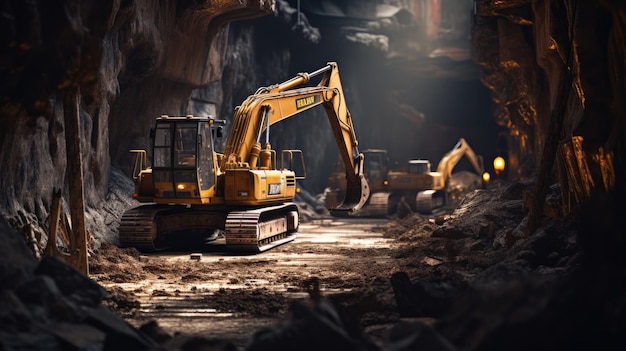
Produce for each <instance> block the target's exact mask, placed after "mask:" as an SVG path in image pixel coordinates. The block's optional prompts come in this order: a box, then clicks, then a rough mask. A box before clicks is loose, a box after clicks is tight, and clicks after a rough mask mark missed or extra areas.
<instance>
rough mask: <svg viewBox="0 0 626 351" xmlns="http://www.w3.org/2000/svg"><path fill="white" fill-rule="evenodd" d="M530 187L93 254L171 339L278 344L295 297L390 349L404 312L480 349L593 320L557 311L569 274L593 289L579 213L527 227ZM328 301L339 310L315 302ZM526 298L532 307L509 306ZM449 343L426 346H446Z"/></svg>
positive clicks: (112, 293)
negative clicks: (251, 241)
mask: <svg viewBox="0 0 626 351" xmlns="http://www.w3.org/2000/svg"><path fill="white" fill-rule="evenodd" d="M524 191H526V186H525V185H522V184H511V185H506V186H499V187H495V188H492V189H488V190H476V191H474V192H472V193H470V194H469V195H468V196H467V197H466V198H465V199H464V200H463V201H462V202H461V203H460V204H459V206H458V207H457V208H456V209H454V211H453V212H450V213H447V214H441V215H438V216H424V215H419V214H415V213H413V214H408V215H407V216H406V217H404V218H398V217H393V218H386V219H367V218H332V217H326V218H318V219H314V220H311V221H308V222H306V223H302V224H301V226H300V230H299V232H298V236H297V238H296V239H295V240H294V241H292V242H290V243H287V244H284V245H281V246H279V247H276V248H274V249H271V250H269V251H267V252H264V253H261V254H256V255H235V254H230V253H228V252H226V251H225V247H224V242H223V239H218V240H217V241H215V242H212V243H211V244H208V245H206V246H204V247H202V248H196V249H193V250H178V251H168V252H160V253H156V254H141V253H139V252H137V251H136V250H134V249H120V248H117V247H115V246H112V245H103V246H101V247H100V248H99V249H98V250H97V251H96V252H95V253H94V255H93V257H92V258H91V260H90V275H91V277H92V278H93V279H94V280H96V281H97V282H98V283H99V284H101V285H102V286H103V287H105V288H106V289H107V290H108V292H109V296H108V298H107V300H106V301H105V302H106V303H107V304H108V306H109V307H110V308H111V309H113V310H114V311H116V312H118V313H120V314H121V315H123V316H124V317H125V318H126V320H127V321H128V322H129V323H131V324H133V325H134V326H136V327H138V328H142V327H145V326H148V325H152V326H155V325H158V327H160V328H161V329H158V330H159V331H160V333H161V334H163V335H165V336H166V337H170V336H172V335H180V334H185V335H199V336H201V337H203V338H209V339H216V340H223V341H226V342H228V343H231V345H235V346H236V347H238V348H239V349H243V348H245V349H246V350H262V349H272V347H269V348H268V347H266V348H263V347H257V348H255V347H254V346H255V345H259V343H258V342H257V341H258V340H259V338H260V337H259V335H261V337H262V336H263V335H266V334H263V333H260V332H261V331H267V330H280V328H281V326H282V328H284V326H285V325H286V323H287V324H289V323H290V325H291V326H292V327H293V326H295V327H299V326H298V323H301V322H302V319H301V320H297V319H294V316H295V315H296V314H297V313H299V314H300V317H302V315H303V309H302V308H301V307H300V308H298V306H302V305H305V304H309V305H311V304H316V306H318V308H317V309H316V310H314V311H317V312H314V313H313V312H312V314H311V313H309V314H308V315H307V313H308V312H306V311H305V312H304V315H305V319H306V318H309V319H311V318H313V319H315V318H317V321H318V322H319V321H326V322H328V320H329V318H326V317H328V316H331V318H330V319H332V315H333V314H335V313H337V314H340V315H341V318H337V319H340V320H341V323H334V324H333V323H331V324H332V325H333V326H332V327H331V329H333V328H334V329H337V325H339V324H341V327H342V328H345V330H346V331H347V332H346V333H343V332H340V333H336V335H344V336H345V335H346V334H349V333H350V330H352V331H353V332H354V331H355V330H356V331H357V334H358V337H359V338H363V337H365V338H367V340H368V342H370V341H371V342H372V343H374V344H375V345H377V346H375V347H362V348H358V349H359V350H361V349H363V350H365V349H368V350H370V349H383V350H404V349H406V350H408V349H412V348H410V347H409V348H406V347H405V348H398V347H396V348H394V347H389V343H390V340H393V338H394V337H398V333H399V331H398V330H402V328H401V327H399V326H402V325H406V324H407V323H409V324H410V325H411V327H410V328H409V329H410V332H411V333H414V332H415V330H423V328H424V327H430V326H434V325H435V324H436V325H437V331H438V333H442V334H441V335H443V336H445V338H447V340H448V341H450V342H452V343H455V344H456V345H472V344H473V345H475V347H479V346H478V345H485V344H488V343H490V342H492V340H500V339H499V338H498V335H502V333H516V332H519V330H520V329H519V328H520V327H524V328H526V327H527V326H533V325H542V324H541V323H543V322H545V323H547V324H546V325H553V324H554V323H565V324H567V323H573V322H570V321H576V322H575V323H574V324H572V325H568V326H567V327H568V328H569V329H568V328H566V329H564V330H571V331H579V330H586V329H581V328H586V326H585V324H584V323H582V322H579V321H578V320H577V319H572V318H570V317H568V316H567V315H562V314H561V313H560V312H559V313H555V312H554V311H552V310H551V308H552V307H551V306H558V304H556V301H560V300H561V299H562V296H563V291H572V290H571V289H572V286H575V287H576V288H574V290H573V291H580V293H576V294H580V295H581V296H585V294H587V293H591V291H587V290H588V289H581V288H579V285H574V284H582V285H580V286H585V287H586V286H588V285H589V284H588V283H587V282H583V283H579V282H580V281H581V280H580V279H578V278H576V279H574V278H572V277H576V275H573V274H570V273H568V272H575V271H577V268H576V267H580V262H581V257H580V253H579V248H578V245H577V243H576V230H575V229H574V228H573V227H572V223H571V221H568V220H566V219H559V218H556V217H555V218H550V217H546V221H545V223H544V228H542V229H541V230H539V231H538V232H537V233H535V234H534V235H533V236H532V237H527V236H525V234H524V229H525V218H526V214H527V211H526V210H525V207H524V204H523V200H522V198H523V193H524ZM550 206H551V204H550V203H546V209H550ZM192 257H196V258H199V259H192ZM578 271H579V270H578ZM594 276H595V275H590V276H589V277H590V278H589V279H594ZM609 285H610V284H609ZM609 285H607V286H609ZM619 288H620V289H621V286H619ZM594 291H595V290H594ZM485 296H491V299H494V301H496V300H497V303H491V302H490V298H487V299H486V298H485ZM533 296H534V297H533ZM579 298H580V297H579V296H578V295H575V296H574V295H573V296H571V298H570V299H568V300H567V301H568V302H567V303H570V302H571V305H572V306H576V305H577V302H576V301H579ZM551 299H553V300H554V301H553V302H550V301H551ZM618 300H619V299H618ZM320 301H326V302H328V303H329V305H330V306H334V309H335V312H329V310H328V309H326V310H324V308H319V307H320V306H322V307H323V304H322V303H320ZM537 301H540V302H541V303H537ZM588 301H594V302H593V304H591V305H590V306H591V307H589V311H596V310H598V309H597V308H596V307H595V303H600V302H602V301H603V300H598V299H596V300H588ZM619 301H621V300H619ZM496 305H498V306H500V307H496ZM480 306H482V307H480ZM517 309H519V310H520V311H521V312H520V313H522V314H515V313H512V312H513V311H514V310H517ZM307 316H308V317H307ZM320 316H321V317H320ZM324 316H326V317H324ZM516 316H517V317H516ZM520 316H523V318H521V317H520ZM544 316H549V317H550V318H551V319H550V318H547V319H544V318H546V317H544ZM520 318H521V319H520ZM594 318H596V319H600V320H608V321H612V319H610V318H609V319H607V317H606V316H604V315H600V316H595V315H594ZM611 318H612V317H611ZM620 318H621V317H620ZM583 320H591V319H589V318H584V319H583ZM529 321H533V322H529ZM537 321H539V322H540V323H539V324H537V323H536V322H537ZM154 322H156V324H155V323H154ZM326 322H325V323H326ZM526 323H528V324H526ZM607 323H608V322H607ZM609 324H610V323H609ZM311 325H313V326H314V327H315V323H313V324H311ZM311 325H308V324H306V323H305V324H302V325H301V326H302V329H304V330H306V331H305V332H303V333H307V334H309V335H316V333H317V334H318V335H327V334H328V333H327V332H323V333H322V332H320V331H313V330H311V329H307V328H310V326H311ZM416 325H417V326H418V327H416ZM610 325H612V324H610ZM317 326H318V327H319V323H318V324H317ZM420 328H421V329H420ZM509 329H510V330H509ZM607 330H608V329H607ZM335 331H336V330H335ZM294 332H297V329H295V331H294V330H291V331H290V333H292V334H293V333H294ZM532 332H533V337H532V338H527V337H526V338H522V339H520V340H518V341H517V343H518V344H519V345H522V346H524V347H527V346H528V347H530V346H532V345H534V343H535V342H540V340H544V339H546V338H553V339H555V338H557V337H561V335H560V334H554V333H552V332H549V329H546V328H545V327H538V328H534V329H533V330H532ZM518 334H519V333H518ZM522 334H523V335H528V334H527V332H524V333H522ZM599 334H600V335H602V336H603V337H604V336H605V335H603V334H602V333H599ZM276 335H278V334H275V335H274V337H283V338H286V337H287V336H286V335H288V333H284V334H283V335H282V336H280V335H278V336H276ZM394 335H395V336H394ZM513 335H517V334H513ZM520 335H521V334H520ZM609 336H610V337H612V334H611V335H609ZM309 337H311V336H309ZM313 337H314V336H313ZM302 340H307V339H302V338H300V339H299V340H298V342H299V343H300V344H301V343H302V342H303V341H302ZM308 340H312V339H308ZM405 340H408V339H405ZM411 340H418V339H415V338H413V339H411ZM419 340H429V339H428V338H422V339H419ZM437 340H439V341H441V340H443V339H442V338H440V337H438V339H437ZM251 341H253V342H252V346H253V347H248V346H249V345H250V343H251ZM262 341H263V340H262ZM448 341H445V340H444V341H441V343H440V344H438V345H436V346H433V345H430V347H426V348H420V349H426V350H428V349H433V350H434V349H441V348H440V347H441V346H445V345H449V343H448ZM559 341H561V340H560V339H559ZM304 342H306V341H304ZM350 342H352V341H350ZM261 344H262V343H261ZM268 345H273V347H274V346H276V345H288V344H285V343H282V344H281V343H280V342H278V341H277V342H274V343H273V344H272V343H269V344H268ZM333 345H335V344H333ZM502 345H509V346H514V345H513V344H511V343H510V342H509V341H503V342H502ZM479 348H480V347H479ZM231 349H232V348H231ZM284 349H289V348H288V347H287V348H284ZM313 349H319V348H313ZM444 349H446V348H444ZM466 349H472V347H466ZM514 349H515V348H514ZM518 349H524V348H522V347H521V346H520V348H518Z"/></svg>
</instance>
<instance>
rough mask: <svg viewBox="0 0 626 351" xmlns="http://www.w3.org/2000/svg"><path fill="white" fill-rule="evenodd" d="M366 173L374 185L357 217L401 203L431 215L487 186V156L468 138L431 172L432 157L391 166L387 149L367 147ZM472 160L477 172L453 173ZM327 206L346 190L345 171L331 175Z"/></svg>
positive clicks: (392, 208)
mask: <svg viewBox="0 0 626 351" xmlns="http://www.w3.org/2000/svg"><path fill="white" fill-rule="evenodd" d="M363 154H364V155H365V160H366V162H365V164H364V167H363V169H364V175H365V178H367V179H368V182H369V184H370V187H371V195H370V198H369V200H368V202H367V203H366V204H365V206H363V207H362V208H361V209H360V210H359V211H358V212H357V213H355V214H354V215H355V216H363V217H384V216H388V215H393V214H395V213H396V212H397V211H398V205H399V204H403V205H405V206H408V207H409V208H410V210H411V211H414V212H418V213H422V214H431V213H433V212H436V211H439V210H442V209H445V208H448V209H449V208H451V207H453V206H455V205H456V204H458V202H459V201H460V200H461V198H462V196H464V195H465V194H466V193H468V192H469V191H472V190H474V189H478V188H482V187H483V180H482V175H483V172H484V165H483V159H482V157H481V156H479V155H476V154H475V153H474V150H472V148H471V147H470V146H469V144H468V143H467V141H466V140H465V139H464V138H461V139H459V141H458V142H457V143H456V144H455V145H454V147H453V148H452V149H451V150H450V151H448V152H447V153H446V154H445V155H444V156H443V157H442V158H441V160H440V161H439V164H438V165H437V170H436V171H434V172H432V171H431V164H430V161H428V160H409V161H408V165H407V166H406V167H399V168H391V167H390V166H389V163H390V161H389V157H388V155H387V151H386V150H384V149H366V150H363ZM463 156H465V157H467V159H468V160H469V162H470V164H471V166H472V168H473V170H474V172H467V171H462V172H457V173H454V174H453V173H452V171H453V169H454V168H455V167H456V165H457V164H458V162H459V161H460V160H461V158H462V157H463ZM328 184H329V187H328V189H327V191H326V200H325V201H326V205H327V206H333V205H334V204H336V203H337V199H338V198H341V196H342V195H343V193H344V186H345V179H344V178H343V175H342V174H341V172H335V173H333V174H331V176H330V177H329V178H328Z"/></svg>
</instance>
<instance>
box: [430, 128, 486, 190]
mask: <svg viewBox="0 0 626 351" xmlns="http://www.w3.org/2000/svg"><path fill="white" fill-rule="evenodd" d="M463 156H467V159H468V160H469V161H470V163H471V164H472V167H474V170H475V171H476V173H477V174H478V175H479V176H482V174H483V172H484V167H483V162H482V159H481V158H480V157H479V156H477V155H476V154H475V153H474V150H472V148H471V147H470V146H469V144H468V143H467V141H465V139H464V138H460V139H459V141H458V142H457V143H456V145H454V147H453V148H452V150H450V151H448V153H446V154H445V155H444V156H443V157H442V158H441V160H440V161H439V164H438V165H437V172H439V173H441V174H442V175H443V177H444V180H445V185H446V188H447V187H448V184H449V182H450V178H451V177H452V170H453V169H454V167H455V166H456V164H457V163H459V161H460V160H461V158H463Z"/></svg>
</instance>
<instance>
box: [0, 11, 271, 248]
mask: <svg viewBox="0 0 626 351" xmlns="http://www.w3.org/2000/svg"><path fill="white" fill-rule="evenodd" d="M273 10H274V1H235V0H232V1H219V2H214V1H158V0H135V1H124V2H120V1H113V2H99V1H88V2H76V1H66V0H55V1H45V2H23V1H9V2H4V3H3V5H2V13H3V18H5V19H6V20H4V21H2V24H1V26H2V36H0V47H1V48H2V54H1V55H2V61H3V65H2V66H1V67H0V78H1V79H0V80H1V81H2V84H0V147H1V148H0V160H1V161H0V162H1V164H2V167H0V214H2V216H4V217H5V218H8V220H9V222H10V223H11V224H12V225H13V226H14V227H21V226H23V225H26V224H27V223H30V224H33V225H34V226H35V227H45V226H46V225H47V224H46V220H47V217H48V211H49V207H50V204H51V198H52V193H53V189H54V188H64V187H65V185H64V184H65V179H66V177H68V176H73V175H67V174H66V165H67V164H68V163H71V162H74V161H73V160H67V159H66V157H65V135H64V130H65V128H64V118H63V111H64V106H63V103H62V101H63V95H64V93H65V91H67V88H70V87H77V88H78V90H79V92H80V125H81V135H80V136H77V137H80V138H81V148H82V158H83V165H84V170H83V174H84V182H85V187H84V189H85V204H86V206H87V212H88V217H89V216H90V215H89V213H91V214H92V216H91V219H89V220H88V226H90V227H91V228H92V229H94V230H96V228H99V229H97V232H93V234H94V235H98V236H111V235H112V233H111V230H110V228H107V226H106V224H109V223H110V219H107V216H103V215H102V213H101V212H102V210H103V208H104V206H106V203H107V201H108V200H110V196H111V195H110V193H109V188H110V185H111V184H110V181H109V178H110V177H115V175H116V174H117V173H115V172H113V173H112V171H111V166H112V165H113V167H122V168H124V167H125V166H126V167H128V166H127V165H125V164H124V163H125V160H128V159H129V155H128V150H129V149H130V148H132V147H137V146H142V147H145V142H146V139H147V135H148V133H147V130H146V129H147V128H149V127H147V126H149V125H150V124H151V123H152V120H153V118H154V117H155V116H157V115H160V114H163V113H167V114H171V115H174V114H180V113H185V112H186V109H187V100H188V99H189V96H190V94H191V91H192V89H194V88H197V87H200V86H206V85H208V84H209V83H211V82H214V81H217V80H219V79H220V77H221V74H222V71H221V68H222V67H223V66H224V64H223V62H222V61H223V59H224V54H225V48H226V44H227V33H228V27H227V25H228V24H229V23H230V22H232V21H235V20H240V19H246V18H254V17H259V16H263V15H267V14H270V13H272V12H273ZM114 182H116V181H114ZM120 182H122V183H124V181H123V180H120ZM125 184H126V185H125V186H126V187H128V183H125ZM66 198H67V196H66ZM109 210H110V209H109ZM117 210H118V211H119V209H117ZM104 212H107V210H106V208H105V210H104ZM111 215H112V216H115V215H116V214H114V213H111ZM117 215H119V214H117ZM94 222H96V223H94ZM103 231H104V232H103ZM109 239H110V238H109Z"/></svg>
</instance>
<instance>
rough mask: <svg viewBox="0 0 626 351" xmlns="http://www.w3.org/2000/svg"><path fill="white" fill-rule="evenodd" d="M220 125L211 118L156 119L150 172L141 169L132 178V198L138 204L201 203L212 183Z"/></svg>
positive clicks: (206, 196)
mask: <svg viewBox="0 0 626 351" xmlns="http://www.w3.org/2000/svg"><path fill="white" fill-rule="evenodd" d="M224 124H225V121H221V120H215V119H212V118H197V117H194V118H191V117H169V116H161V117H158V118H157V121H156V125H155V127H154V129H153V130H152V131H151V136H152V139H153V140H152V142H153V145H152V146H153V147H152V150H153V154H152V168H150V169H142V170H141V171H140V172H139V175H138V177H137V178H135V181H136V192H135V198H136V199H137V200H139V201H140V202H159V203H185V204H201V203H205V202H206V200H203V199H206V198H208V196H209V192H210V190H211V187H212V186H213V185H214V184H215V182H216V164H215V156H214V155H215V152H214V148H215V142H214V138H215V137H216V136H219V135H220V134H221V132H220V129H221V128H222V127H221V126H222V125H224ZM137 159H140V158H139V157H137ZM144 162H145V161H144ZM140 167H141V168H143V167H144V166H140ZM137 168H138V166H137V162H136V165H135V169H137ZM150 185H152V186H150Z"/></svg>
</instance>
